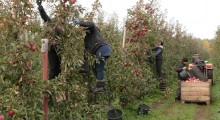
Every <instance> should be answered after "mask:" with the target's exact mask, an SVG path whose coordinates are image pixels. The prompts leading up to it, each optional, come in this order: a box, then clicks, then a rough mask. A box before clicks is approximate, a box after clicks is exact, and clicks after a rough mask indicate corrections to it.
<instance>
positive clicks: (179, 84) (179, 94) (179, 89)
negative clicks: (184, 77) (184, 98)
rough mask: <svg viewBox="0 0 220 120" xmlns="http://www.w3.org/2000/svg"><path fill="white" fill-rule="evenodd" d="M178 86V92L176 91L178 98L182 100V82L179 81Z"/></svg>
mask: <svg viewBox="0 0 220 120" xmlns="http://www.w3.org/2000/svg"><path fill="white" fill-rule="evenodd" d="M177 84H178V86H177V90H176V97H178V98H180V97H181V81H180V80H178V83H177Z"/></svg>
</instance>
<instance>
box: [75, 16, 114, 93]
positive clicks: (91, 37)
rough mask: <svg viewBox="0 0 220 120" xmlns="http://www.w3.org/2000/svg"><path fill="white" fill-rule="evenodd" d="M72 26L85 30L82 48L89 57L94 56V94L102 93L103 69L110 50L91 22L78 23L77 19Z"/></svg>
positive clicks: (103, 88)
mask: <svg viewBox="0 0 220 120" xmlns="http://www.w3.org/2000/svg"><path fill="white" fill-rule="evenodd" d="M73 22H74V24H78V25H80V26H82V27H85V28H86V30H85V31H86V36H85V38H84V47H85V50H86V51H87V52H89V53H90V54H91V55H95V56H96V59H97V60H98V61H97V60H96V61H95V62H94V68H93V71H94V74H95V76H96V87H95V90H94V92H102V91H104V90H105V80H104V67H105V63H106V60H107V59H108V58H109V57H110V55H111V48H110V46H109V44H108V43H107V42H106V40H105V39H104V38H103V36H102V35H101V32H100V30H99V28H98V27H97V26H96V25H95V24H94V23H93V22H92V21H86V22H84V21H80V20H79V19H78V18H75V19H73Z"/></svg>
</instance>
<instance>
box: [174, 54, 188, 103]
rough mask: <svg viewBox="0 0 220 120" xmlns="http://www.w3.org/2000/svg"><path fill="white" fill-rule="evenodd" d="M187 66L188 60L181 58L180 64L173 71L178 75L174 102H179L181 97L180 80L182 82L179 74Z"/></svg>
mask: <svg viewBox="0 0 220 120" xmlns="http://www.w3.org/2000/svg"><path fill="white" fill-rule="evenodd" d="M187 64H188V59H187V58H183V59H182V61H181V63H180V64H179V65H178V66H177V67H176V69H175V71H176V72H177V73H178V88H177V91H176V97H175V100H180V96H181V91H180V90H181V86H180V83H181V81H182V80H184V79H183V78H182V77H181V76H180V72H181V71H183V70H185V69H186V68H187Z"/></svg>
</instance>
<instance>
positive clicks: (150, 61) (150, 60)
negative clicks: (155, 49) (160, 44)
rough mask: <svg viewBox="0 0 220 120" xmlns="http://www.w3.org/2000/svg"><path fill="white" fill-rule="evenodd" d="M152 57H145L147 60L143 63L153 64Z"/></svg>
mask: <svg viewBox="0 0 220 120" xmlns="http://www.w3.org/2000/svg"><path fill="white" fill-rule="evenodd" d="M151 58H152V56H151V55H149V56H147V58H145V61H146V62H149V63H153V61H152V59H151Z"/></svg>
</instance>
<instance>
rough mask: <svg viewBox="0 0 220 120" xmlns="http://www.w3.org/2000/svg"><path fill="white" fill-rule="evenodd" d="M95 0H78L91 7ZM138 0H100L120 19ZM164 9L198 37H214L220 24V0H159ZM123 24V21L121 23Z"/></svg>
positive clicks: (170, 16) (103, 5)
mask: <svg viewBox="0 0 220 120" xmlns="http://www.w3.org/2000/svg"><path fill="white" fill-rule="evenodd" d="M94 1H95V0H78V2H79V3H80V4H82V5H83V6H84V7H87V8H90V7H91V4H92V3H93V2H94ZM137 1H138V0H100V2H101V4H102V9H103V10H104V11H105V12H106V13H107V14H110V13H113V12H115V13H117V14H118V16H119V21H120V22H122V21H123V18H125V17H126V15H127V9H128V8H130V7H131V6H133V5H135V3H136V2H137ZM159 1H160V7H161V10H162V11H165V9H167V17H168V20H167V21H169V19H172V18H173V19H174V20H178V21H179V23H181V24H182V25H183V27H185V29H186V30H187V32H188V33H191V34H193V36H194V37H198V38H202V39H204V38H209V39H211V38H213V37H214V36H215V31H216V30H217V27H218V25H220V7H219V6H220V0H159ZM120 24H121V25H122V23H120Z"/></svg>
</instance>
